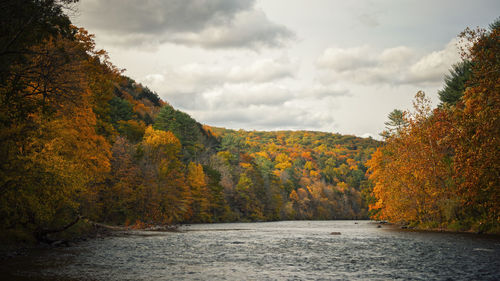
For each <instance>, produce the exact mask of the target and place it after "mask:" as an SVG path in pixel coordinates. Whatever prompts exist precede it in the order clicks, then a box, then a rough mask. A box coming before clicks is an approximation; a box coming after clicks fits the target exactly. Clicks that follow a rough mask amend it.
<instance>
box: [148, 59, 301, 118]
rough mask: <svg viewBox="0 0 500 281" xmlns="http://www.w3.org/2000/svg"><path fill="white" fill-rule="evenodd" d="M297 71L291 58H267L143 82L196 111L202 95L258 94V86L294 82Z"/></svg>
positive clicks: (192, 68)
mask: <svg viewBox="0 0 500 281" xmlns="http://www.w3.org/2000/svg"><path fill="white" fill-rule="evenodd" d="M297 67H298V66H297V61H295V60H290V59H288V58H277V59H270V58H264V59H259V60H256V61H255V62H253V63H252V64H250V65H247V66H242V65H234V66H225V65H220V64H200V63H192V64H187V65H183V66H180V67H176V68H173V69H166V70H164V71H163V72H161V73H153V74H149V75H147V76H146V77H144V78H143V79H141V82H143V83H144V84H146V85H148V86H150V87H152V88H153V89H158V92H160V94H162V95H164V96H165V97H166V98H167V99H168V98H172V99H175V100H178V101H180V104H181V105H182V106H183V107H186V108H193V107H196V106H197V103H196V101H195V98H194V96H198V95H199V94H200V93H205V92H210V91H214V90H215V89H218V90H221V89H223V88H231V89H232V90H236V91H240V90H239V88H241V87H243V88H244V87H248V88H247V90H254V91H257V89H256V88H255V87H254V86H255V84H256V83H260V84H265V85H271V83H270V82H273V81H279V80H282V79H286V78H291V77H293V76H294V72H295V69H297ZM236 84H242V85H243V86H238V85H236ZM249 85H250V86H249ZM266 87H268V86H266ZM262 88H265V87H263V86H261V89H259V90H258V91H262V90H263V89H262Z"/></svg>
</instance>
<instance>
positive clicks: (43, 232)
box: [35, 216, 82, 243]
mask: <svg viewBox="0 0 500 281" xmlns="http://www.w3.org/2000/svg"><path fill="white" fill-rule="evenodd" d="M81 218H82V217H81V216H76V218H75V219H74V220H73V221H71V222H70V223H68V224H67V225H65V226H62V227H59V228H54V229H39V230H38V231H36V232H35V238H36V239H37V240H38V241H40V242H45V243H53V242H54V241H53V240H51V239H49V238H48V237H47V235H49V234H52V233H58V232H63V231H65V230H66V229H68V228H70V227H72V226H73V225H75V224H76V223H77V222H78V221H80V219H81Z"/></svg>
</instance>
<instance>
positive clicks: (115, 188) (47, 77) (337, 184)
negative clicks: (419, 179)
mask: <svg viewBox="0 0 500 281" xmlns="http://www.w3.org/2000/svg"><path fill="white" fill-rule="evenodd" d="M71 2H74V1H71V0H61V1H54V0H23V1H5V2H4V3H3V6H2V9H3V12H4V14H8V15H9V16H8V17H1V18H0V23H1V24H0V26H1V33H0V36H1V38H0V66H1V69H0V142H1V145H0V167H1V170H0V188H1V190H0V191H1V192H0V232H1V233H2V238H5V237H18V238H21V239H27V240H29V239H30V237H35V238H37V239H39V240H43V239H45V238H46V236H47V234H49V233H53V232H56V231H58V230H61V229H65V228H67V227H69V226H70V225H71V224H72V223H75V222H77V221H78V218H82V217H84V218H87V219H90V220H92V221H94V222H101V223H107V224H116V225H135V226H137V227H141V226H144V225H156V224H166V225H171V224H177V223H185V222H221V221H260V220H279V219H334V218H367V208H366V206H367V204H366V202H365V200H364V198H365V197H366V196H367V195H368V194H369V193H370V192H369V190H368V188H369V184H368V182H367V180H366V177H365V171H366V167H365V166H364V164H363V163H364V162H365V161H366V160H367V159H368V158H369V155H370V154H371V153H372V152H373V151H375V148H376V146H377V145H378V142H376V141H374V140H371V139H361V138H356V137H352V136H340V135H336V134H328V133H319V132H303V131H301V132H245V131H231V130H225V129H221V128H211V127H208V126H202V125H201V124H199V123H198V122H196V120H194V119H192V118H191V117H190V116H189V115H187V114H186V113H183V112H181V111H178V110H176V109H174V108H173V107H172V106H170V105H169V104H168V103H166V102H164V101H162V100H161V99H160V98H159V97H158V95H157V94H156V93H154V92H152V91H150V90H149V89H148V88H147V87H145V86H143V85H141V84H139V83H136V82H134V81H133V80H132V79H130V78H128V77H125V76H123V75H122V72H121V71H120V70H119V69H118V68H116V67H115V66H113V65H112V64H111V62H110V61H109V59H108V57H107V55H106V52H105V51H103V50H97V49H96V48H95V44H94V41H93V36H92V35H90V34H89V33H88V32H87V31H86V30H85V29H83V28H77V27H75V26H73V25H71V22H70V20H69V18H68V17H67V16H66V15H65V14H64V6H65V5H67V4H70V3H71Z"/></svg>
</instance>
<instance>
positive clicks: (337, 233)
mask: <svg viewBox="0 0 500 281" xmlns="http://www.w3.org/2000/svg"><path fill="white" fill-rule="evenodd" d="M330 234H331V235H340V234H341V233H340V232H336V231H334V232H331V233H330Z"/></svg>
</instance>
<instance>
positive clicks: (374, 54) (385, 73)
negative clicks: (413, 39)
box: [316, 39, 460, 85]
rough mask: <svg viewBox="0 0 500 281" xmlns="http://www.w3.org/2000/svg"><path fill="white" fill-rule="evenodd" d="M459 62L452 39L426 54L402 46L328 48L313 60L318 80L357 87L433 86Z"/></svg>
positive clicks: (454, 41)
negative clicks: (354, 84)
mask: <svg viewBox="0 0 500 281" xmlns="http://www.w3.org/2000/svg"><path fill="white" fill-rule="evenodd" d="M459 60H460V56H459V53H458V49H457V46H456V40H455V39H454V40H451V41H450V42H449V43H448V44H447V45H446V46H445V47H444V48H443V49H442V50H439V51H434V52H431V53H429V54H426V55H423V56H422V55H418V52H417V51H416V50H414V49H412V48H409V47H406V46H398V47H394V48H387V49H384V50H382V51H376V50H374V49H373V48H370V47H369V46H360V47H353V48H328V49H326V50H325V51H324V52H323V54H322V55H321V56H320V57H319V58H318V59H317V61H316V65H317V67H318V68H319V69H320V70H321V71H320V79H321V80H322V81H327V82H330V83H332V82H335V81H350V82H354V83H359V84H392V85H401V84H412V85H437V84H439V83H442V81H443V77H444V75H445V74H446V73H448V70H449V68H450V67H451V66H452V65H453V64H454V63H456V62H458V61H459Z"/></svg>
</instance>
